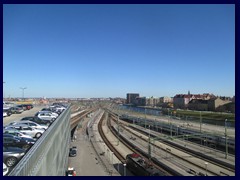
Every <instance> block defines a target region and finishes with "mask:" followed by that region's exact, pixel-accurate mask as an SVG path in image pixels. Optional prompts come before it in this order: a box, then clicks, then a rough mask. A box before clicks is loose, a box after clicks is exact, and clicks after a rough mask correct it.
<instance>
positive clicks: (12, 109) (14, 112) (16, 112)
mask: <svg viewBox="0 0 240 180" xmlns="http://www.w3.org/2000/svg"><path fill="white" fill-rule="evenodd" d="M10 110H11V112H12V113H13V114H21V113H22V112H23V108H21V107H17V106H15V107H12V108H11V109H10Z"/></svg>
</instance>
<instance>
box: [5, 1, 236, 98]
mask: <svg viewBox="0 0 240 180" xmlns="http://www.w3.org/2000/svg"><path fill="white" fill-rule="evenodd" d="M234 9H235V5H233V4H207V5H204V4H201V5H187V4H180V5H171V4H170V5H168V4H154V5H150V4H142V5H136V4H132V5H131V4H127V5H124V4H121V5H105V4H99V5H91V4H78V5H76V4H74V5H65V4H61V5H56V4H54V5H51V4H48V5H44V4H42V5H28V4H26V5H25V4H19V5H11V4H4V5H3V81H4V82H5V83H3V96H4V97H9V96H10V97H22V89H20V88H21V87H27V89H25V91H24V96H25V97H47V98H51V97H53V98H54V97H56V98H58V97H59V98H60V97H66V98H91V97H106V98H107V97H122V98H126V94H127V93H139V94H140V96H146V97H151V96H154V97H162V96H169V97H173V96H174V95H176V94H187V92H188V91H190V92H191V93H192V94H203V93H213V94H214V95H218V96H230V97H232V96H234V95H235V10H234Z"/></svg>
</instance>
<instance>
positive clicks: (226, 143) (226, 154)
mask: <svg viewBox="0 0 240 180" xmlns="http://www.w3.org/2000/svg"><path fill="white" fill-rule="evenodd" d="M225 147H226V152H225V159H227V157H228V142H227V119H225Z"/></svg>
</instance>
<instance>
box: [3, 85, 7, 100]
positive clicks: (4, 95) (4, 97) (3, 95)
mask: <svg viewBox="0 0 240 180" xmlns="http://www.w3.org/2000/svg"><path fill="white" fill-rule="evenodd" d="M5 83H6V82H4V81H3V84H5ZM3 99H5V92H4V93H3Z"/></svg>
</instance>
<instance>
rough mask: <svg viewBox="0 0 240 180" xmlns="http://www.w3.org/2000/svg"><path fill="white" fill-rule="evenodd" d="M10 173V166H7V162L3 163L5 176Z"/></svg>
mask: <svg viewBox="0 0 240 180" xmlns="http://www.w3.org/2000/svg"><path fill="white" fill-rule="evenodd" d="M7 173H8V167H7V166H6V164H5V163H3V176H6V175H7Z"/></svg>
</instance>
